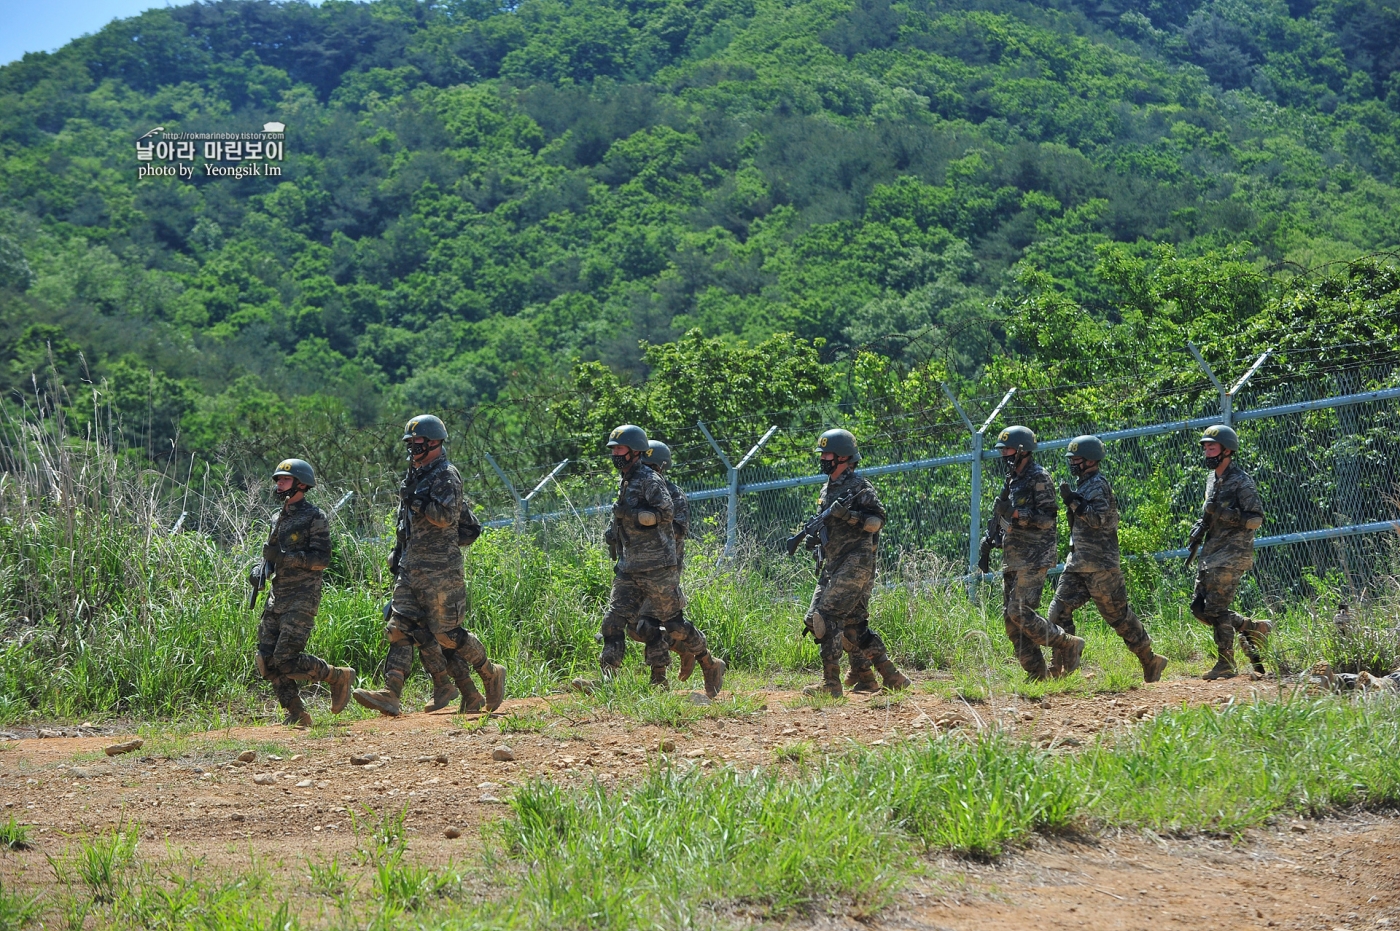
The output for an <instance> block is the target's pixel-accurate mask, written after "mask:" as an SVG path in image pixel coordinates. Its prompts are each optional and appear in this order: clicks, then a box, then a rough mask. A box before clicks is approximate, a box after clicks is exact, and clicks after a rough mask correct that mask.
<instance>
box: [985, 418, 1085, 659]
mask: <svg viewBox="0 0 1400 931" xmlns="http://www.w3.org/2000/svg"><path fill="white" fill-rule="evenodd" d="M1035 446H1036V441H1035V434H1034V433H1033V432H1031V429H1030V428H1029V427H1022V426H1013V427H1007V428H1006V429H1005V430H1003V431H1001V435H1000V436H998V437H997V443H996V449H997V450H998V451H999V452H1000V453H1001V456H1002V459H1001V462H1002V466H1003V467H1004V468H1005V469H1006V483H1005V485H1004V486H1003V487H1002V490H1001V494H1000V495H998V496H997V500H996V505H995V507H994V519H993V521H992V524H991V525H990V526H989V527H988V528H987V535H986V536H985V537H984V538H983V540H982V552H981V558H980V560H979V562H978V567H979V568H980V569H981V570H982V571H983V572H988V571H990V559H991V551H992V549H993V548H995V547H998V546H999V547H1000V548H1001V551H1002V556H1001V569H1002V612H1003V619H1004V621H1005V623H1006V636H1007V638H1008V639H1009V640H1010V641H1011V643H1012V645H1013V646H1014V647H1015V649H1016V659H1017V661H1018V662H1020V664H1021V668H1022V669H1024V670H1025V671H1026V674H1027V675H1028V676H1029V677H1030V678H1031V679H1033V680H1038V679H1044V678H1047V676H1048V675H1049V673H1048V670H1047V669H1046V666H1045V654H1044V653H1042V652H1041V649H1040V648H1041V647H1044V646H1048V647H1050V648H1051V650H1053V651H1054V654H1055V661H1056V666H1057V669H1058V670H1059V675H1062V676H1067V675H1069V674H1070V673H1072V672H1074V671H1075V670H1076V669H1078V668H1079V660H1080V657H1081V656H1082V655H1083V653H1084V641H1083V640H1082V639H1080V638H1079V637H1076V636H1074V635H1073V634H1070V633H1068V632H1066V631H1065V630H1063V629H1062V628H1061V627H1060V626H1059V625H1058V624H1054V623H1052V622H1050V621H1048V620H1046V619H1045V618H1043V617H1041V616H1040V615H1039V614H1038V613H1037V612H1036V609H1037V608H1039V607H1040V598H1041V595H1042V594H1043V593H1044V590H1045V577H1046V575H1047V574H1049V571H1050V567H1051V566H1053V565H1055V556H1056V535H1055V516H1056V513H1057V511H1058V505H1057V503H1056V500H1055V491H1054V488H1053V486H1052V485H1051V478H1050V473H1049V472H1047V471H1046V470H1045V467H1044V466H1042V465H1041V464H1040V463H1038V462H1036V461H1035V457H1034V453H1035Z"/></svg>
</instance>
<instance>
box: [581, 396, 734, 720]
mask: <svg viewBox="0 0 1400 931" xmlns="http://www.w3.org/2000/svg"><path fill="white" fill-rule="evenodd" d="M607 445H608V450H609V452H610V453H611V454H612V461H613V466H614V467H616V469H617V470H618V472H619V473H621V475H622V479H621V483H620V485H619V487H618V495H617V502H616V503H615V504H614V505H613V518H612V522H611V523H610V524H609V525H608V529H607V531H606V533H605V534H604V537H605V539H606V540H607V542H608V548H609V550H610V551H611V552H612V553H613V555H614V558H615V559H616V560H617V562H616V564H615V566H614V567H613V585H612V595H611V597H610V598H609V600H608V611H607V614H605V615H604V616H603V627H602V636H603V652H602V655H601V656H600V657H599V660H598V662H599V665H600V666H601V667H602V672H603V677H604V678H608V677H610V676H612V675H613V674H614V673H615V672H616V671H617V670H618V668H619V667H621V666H622V659H623V655H624V653H625V651H626V640H625V639H624V637H631V638H632V639H633V640H637V641H639V642H641V643H643V644H645V648H646V653H645V662H646V664H647V666H649V667H651V684H652V685H655V686H657V687H658V688H666V687H667V685H666V668H667V667H668V666H669V665H670V664H671V657H670V655H669V651H670V650H674V651H675V652H676V653H678V654H679V655H680V657H681V679H682V680H685V679H688V678H689V677H690V673H691V672H692V671H693V670H694V668H695V666H696V664H697V663H698V664H699V666H700V669H701V672H702V673H703V675H704V677H705V694H707V695H709V696H710V697H711V698H713V697H715V696H716V695H718V694H719V693H720V690H721V689H722V688H723V687H724V673H725V668H726V667H725V664H724V663H723V662H722V661H720V660H717V659H715V658H714V657H713V656H711V655H710V652H709V649H708V648H707V645H706V643H705V635H704V634H702V633H700V631H699V630H697V629H696V628H695V625H693V624H691V623H690V622H689V621H687V620H686V619H685V616H684V614H683V609H684V606H685V601H684V598H683V596H682V595H681V586H680V577H681V558H682V557H681V554H682V552H683V550H682V547H681V541H682V540H683V538H684V535H685V526H686V525H688V521H689V507H688V505H687V504H686V502H685V496H684V495H682V494H681V493H680V489H679V488H676V486H675V485H674V484H672V483H670V482H668V481H667V480H666V478H665V477H664V476H663V475H662V474H661V472H660V471H658V470H657V469H656V468H654V465H656V464H661V463H663V462H664V465H663V466H662V467H663V468H664V467H665V466H667V465H670V450H669V449H668V448H667V447H666V446H665V445H663V444H659V443H658V444H656V446H657V447H659V449H654V448H653V446H652V444H651V442H650V441H649V440H648V439H647V435H646V431H645V430H643V429H642V428H641V427H638V426H635V425H633V424H623V425H622V426H620V427H618V428H617V429H615V430H613V431H612V433H611V434H609V435H608V443H607ZM673 491H674V495H673ZM677 498H679V507H678V503H677ZM677 513H679V514H680V516H681V521H682V527H681V528H679V529H678V528H677V527H676V517H677Z"/></svg>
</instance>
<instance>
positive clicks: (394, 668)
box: [384, 566, 487, 682]
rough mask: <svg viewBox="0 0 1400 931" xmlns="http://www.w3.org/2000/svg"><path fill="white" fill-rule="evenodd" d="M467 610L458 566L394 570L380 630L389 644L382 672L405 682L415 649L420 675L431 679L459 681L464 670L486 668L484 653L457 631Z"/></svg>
mask: <svg viewBox="0 0 1400 931" xmlns="http://www.w3.org/2000/svg"><path fill="white" fill-rule="evenodd" d="M466 611H467V587H466V583H465V582H464V581H463V579H462V572H461V570H460V569H458V568H457V567H455V566H453V567H450V568H448V569H446V570H443V571H432V570H426V569H401V570H399V575H398V578H397V579H395V581H394V594H393V599H392V600H391V601H390V602H389V623H388V625H387V626H386V628H385V634H386V636H387V637H388V640H389V656H388V658H387V659H386V660H385V663H384V667H385V674H386V675H390V674H398V675H399V676H402V677H403V678H405V679H406V678H408V673H409V671H410V670H411V669H412V668H413V651H414V648H415V647H417V650H418V656H419V659H420V660H421V661H422V663H423V671H424V672H426V673H427V674H428V675H429V676H431V677H432V678H433V679H434V681H436V680H437V678H438V677H439V676H441V675H442V674H443V673H444V672H446V673H448V674H449V675H451V676H452V679H453V680H454V681H457V682H460V681H462V679H463V677H464V676H467V675H468V669H469V668H472V669H481V668H482V667H483V666H485V665H486V662H487V660H486V649H485V648H484V647H483V646H482V645H481V641H480V640H478V639H477V638H476V637H475V636H474V635H473V634H472V633H471V632H470V631H468V630H466V629H465V628H463V627H462V621H463V619H464V618H465V616H466Z"/></svg>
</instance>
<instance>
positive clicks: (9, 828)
mask: <svg viewBox="0 0 1400 931" xmlns="http://www.w3.org/2000/svg"><path fill="white" fill-rule="evenodd" d="M0 847H4V848H5V849H6V850H25V849H28V847H29V826H28V825H24V824H20V823H19V822H18V821H16V820H15V816H14V815H10V820H9V821H7V822H5V823H4V824H0Z"/></svg>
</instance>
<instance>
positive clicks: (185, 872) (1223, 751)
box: [0, 695, 1400, 931]
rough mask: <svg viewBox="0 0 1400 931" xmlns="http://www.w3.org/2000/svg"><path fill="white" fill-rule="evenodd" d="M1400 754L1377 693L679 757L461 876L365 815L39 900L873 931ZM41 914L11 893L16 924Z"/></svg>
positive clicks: (6, 902)
mask: <svg viewBox="0 0 1400 931" xmlns="http://www.w3.org/2000/svg"><path fill="white" fill-rule="evenodd" d="M1397 745H1400V699H1397V698H1394V697H1391V696H1374V695H1372V696H1346V697H1336V696H1323V697H1320V698H1309V697H1305V696H1302V695H1284V696H1283V697H1282V698H1280V699H1277V700H1270V701H1259V702H1255V703H1247V704H1238V705H1237V704H1231V705H1227V706H1225V707H1223V708H1209V707H1193V708H1185V709H1174V710H1168V711H1165V712H1163V713H1162V714H1160V715H1159V716H1157V717H1156V718H1155V719H1153V720H1151V721H1149V722H1145V723H1143V724H1142V725H1140V726H1137V727H1135V728H1131V729H1127V730H1124V731H1121V732H1114V733H1113V734H1112V735H1108V736H1105V737H1104V738H1103V739H1102V740H1100V741H1098V742H1096V743H1094V744H1093V745H1091V746H1089V747H1086V748H1084V749H1082V750H1080V751H1078V752H1074V753H1067V752H1052V751H1046V750H1041V749H1039V748H1036V747H1033V746H1031V745H1028V744H1025V743H1020V742H1017V741H1015V740H1014V739H1012V738H1011V737H1009V736H1008V735H1007V734H1005V733H1004V732H1000V731H988V732H984V733H982V734H981V735H978V736H969V735H966V734H962V733H952V734H945V735H932V736H925V737H921V738H918V739H910V740H906V741H904V742H903V743H899V744H896V745H894V746H885V747H868V748H860V747H852V748H850V749H848V750H847V751H845V752H843V753H839V754H831V753H827V754H820V753H818V752H817V750H816V748H815V747H814V746H811V745H804V744H803V743H802V742H798V743H794V744H792V745H790V747H788V748H785V749H784V750H782V751H777V752H776V753H775V756H777V757H778V758H779V759H780V760H788V761H791V762H792V763H796V764H798V765H795V766H793V765H776V766H772V767H768V768H767V769H759V770H753V771H744V772H740V771H736V770H733V769H729V768H723V769H719V770H716V771H704V770H702V769H700V768H698V767H693V766H689V765H686V764H677V765H668V764H665V763H658V764H656V765H654V766H653V767H652V768H651V769H650V770H648V772H647V773H646V774H645V775H644V776H643V777H642V778H641V779H640V780H638V781H636V782H633V783H630V784H625V785H622V786H619V787H616V788H608V787H605V786H603V785H601V784H597V783H595V784H591V785H585V786H577V787H566V786H560V785H556V784H553V783H550V782H548V781H543V780H540V781H534V782H530V783H527V784H526V785H524V786H521V787H519V788H518V789H517V790H516V791H515V792H514V793H513V795H512V797H511V800H510V807H509V809H508V810H507V812H506V816H505V817H504V818H503V819H502V820H500V821H498V822H494V823H493V825H492V826H490V827H488V830H487V832H486V835H485V838H484V847H482V846H481V845H476V846H474V847H473V848H468V849H472V850H475V849H481V850H482V853H481V855H480V857H479V858H478V857H477V856H476V855H475V854H474V853H473V854H471V855H469V860H468V862H465V863H451V864H448V865H447V866H431V865H428V864H426V863H424V862H422V861H421V860H419V859H418V858H416V857H415V856H414V854H413V850H414V841H413V839H412V835H411V834H410V833H409V832H408V831H407V829H406V823H405V812H404V811H403V810H402V809H399V810H389V811H385V812H382V813H374V812H370V811H365V812H364V813H363V814H360V815H356V816H355V817H354V818H353V824H354V828H355V838H356V845H357V850H356V853H355V855H354V856H351V857H349V858H347V859H345V860H341V859H333V860H331V861H329V862H326V861H319V862H308V863H307V864H306V865H305V868H304V869H297V868H288V867H286V866H285V865H283V864H275V863H266V862H262V861H259V860H257V859H253V860H252V861H251V863H250V865H249V866H248V867H247V868H246V869H243V870H228V871H225V870H224V869H222V868H221V869H220V870H219V871H218V872H217V873H216V872H215V871H213V870H210V869H207V868H206V867H205V866H204V865H203V863H202V861H199V860H198V859H188V858H183V859H182V857H184V856H185V855H180V854H178V852H176V853H174V854H171V853H170V852H167V854H168V856H167V857H166V858H164V859H153V860H151V861H148V862H144V863H138V862H132V857H131V854H132V851H133V850H134V846H133V845H134V839H135V834H134V831H133V830H132V829H130V828H128V829H126V830H125V831H116V832H112V833H111V834H110V835H102V836H100V837H98V838H96V839H95V840H92V841H90V842H86V843H84V844H82V845H81V846H80V847H79V848H78V850H77V852H76V853H70V854H69V855H68V856H67V857H65V858H61V863H60V865H59V866H58V867H56V872H59V873H60V877H61V878H64V879H65V880H66V881H67V885H66V886H65V887H64V889H62V890H59V891H58V892H56V893H54V894H53V895H52V896H51V897H50V898H48V899H45V900H43V901H42V902H40V903H39V905H38V906H36V907H38V908H40V910H41V912H42V916H46V917H47V918H53V919H54V921H53V922H51V923H53V924H60V925H61V924H62V923H63V921H64V920H65V918H67V917H72V918H81V917H84V916H85V920H86V922H87V924H86V927H88V928H102V929H106V928H125V927H161V928H170V929H172V931H183V929H191V931H194V929H199V931H207V929H210V928H214V929H230V931H231V929H244V928H268V927H277V928H287V927H291V928H298V927H306V928H310V927H361V928H371V929H378V928H384V929H386V931H387V929H389V928H392V927H402V926H409V927H416V928H424V929H438V928H441V929H449V928H451V929H456V928H501V929H515V928H544V929H556V928H557V929H597V931H610V929H624V928H636V927H648V928H659V929H671V928H675V929H688V928H694V927H712V926H726V925H729V924H732V923H734V922H736V921H744V920H748V921H768V922H772V923H782V922H784V921H788V920H792V919H795V918H800V917H803V916H808V915H813V914H816V913H820V912H822V911H828V910H829V911H834V912H837V913H842V914H848V915H852V916H856V917H864V916H869V915H872V914H874V913H876V912H878V911H879V910H880V909H881V908H882V907H884V906H885V905H886V904H888V903H889V902H891V901H892V900H893V899H894V898H895V897H897V896H898V895H899V892H900V890H901V888H903V887H904V886H905V885H906V884H907V883H908V882H910V881H911V879H912V878H914V877H915V876H917V875H918V874H920V873H921V872H922V871H924V870H925V869H927V866H926V864H927V861H926V859H925V854H927V853H931V852H951V853H954V854H960V855H964V856H968V857H975V858H989V857H996V856H999V855H1003V854H1005V853H1006V852H1007V851H1008V850H1010V849H1012V848H1014V847H1015V846H1016V845H1018V844H1021V843H1024V842H1025V841H1026V840H1027V839H1028V838H1029V837H1031V836H1032V835H1033V834H1036V833H1041V834H1057V833H1063V832H1093V831H1096V830H1101V829H1116V828H1123V829H1129V830H1140V829H1151V830H1153V831H1156V832H1159V833H1160V832H1172V833H1177V834H1183V835H1189V834H1193V833H1198V832H1205V833H1208V834H1211V835H1220V836H1226V837H1232V836H1239V835H1240V834H1241V833H1242V832H1244V831H1246V830H1248V829H1249V828H1251V827H1256V826H1259V825H1262V824H1265V823H1267V822H1269V821H1271V820H1276V819H1279V818H1281V817H1285V816H1286V817H1294V816H1299V815H1301V816H1322V815H1326V814H1327V813H1329V812H1334V811H1341V810H1355V809H1357V808H1364V809H1372V810H1393V809H1394V807H1395V806H1396V804H1397V803H1400V759H1397V758H1396V755H1395V753H1394V748H1395V747H1396V746H1397ZM27 901H28V900H26V899H23V898H16V897H15V896H14V895H13V894H11V895H10V896H9V897H8V898H6V897H5V896H4V895H3V894H0V916H3V915H4V914H6V913H5V912H4V911H3V910H4V909H7V908H8V909H9V910H10V913H12V914H19V913H20V911H22V910H23V909H24V908H28V907H29V906H28V905H26V904H25V903H26V902H27ZM31 904H32V903H31ZM31 917H39V916H38V915H37V913H36V914H35V915H31ZM46 926H47V925H46ZM0 927H3V926H0Z"/></svg>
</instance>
